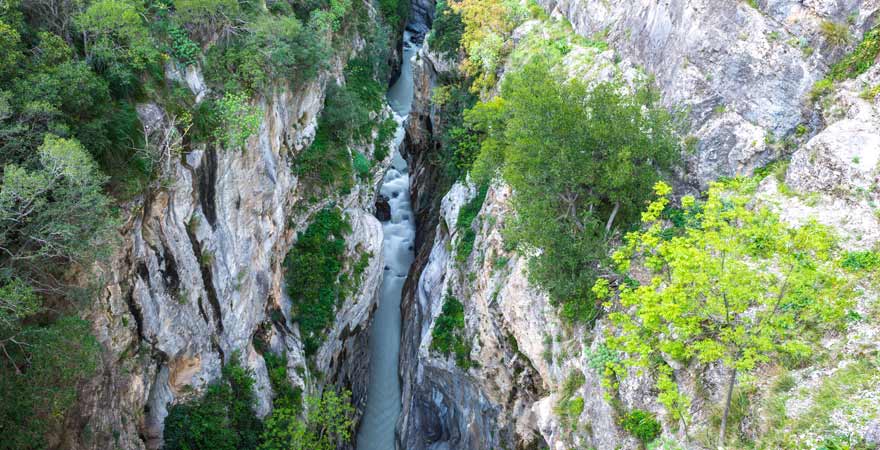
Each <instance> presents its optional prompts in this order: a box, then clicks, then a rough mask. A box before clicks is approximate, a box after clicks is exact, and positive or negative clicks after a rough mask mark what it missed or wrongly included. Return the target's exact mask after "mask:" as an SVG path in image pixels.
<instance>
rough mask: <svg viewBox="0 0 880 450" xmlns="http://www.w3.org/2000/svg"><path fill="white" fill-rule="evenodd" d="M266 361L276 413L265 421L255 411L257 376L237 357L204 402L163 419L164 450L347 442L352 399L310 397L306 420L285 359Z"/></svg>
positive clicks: (273, 448)
mask: <svg viewBox="0 0 880 450" xmlns="http://www.w3.org/2000/svg"><path fill="white" fill-rule="evenodd" d="M264 357H266V361H267V365H269V366H270V367H269V369H270V381H271V382H272V388H273V390H274V391H275V399H274V401H273V406H274V409H273V411H272V413H271V414H270V415H269V416H268V417H267V418H266V420H265V422H263V421H260V420H259V419H258V418H257V417H256V414H255V413H254V411H253V407H254V400H255V399H254V391H253V387H254V379H253V375H252V374H251V373H250V371H248V370H247V369H245V368H243V367H241V366H240V365H239V363H238V361H237V358H238V355H237V354H236V355H233V357H232V359H231V361H230V362H229V363H228V364H227V365H226V366H225V367H224V368H223V378H222V379H221V380H220V381H218V382H217V383H215V384H212V385H211V386H209V387H208V389H207V390H206V392H205V394H204V395H203V396H202V397H201V398H198V399H195V400H193V401H190V402H186V403H179V404H177V405H174V406H173V407H172V408H171V411H170V413H169V415H168V418H167V419H166V420H165V448H167V449H171V450H197V449H221V450H222V449H230V450H243V449H260V450H282V449H284V450H287V449H302V450H306V449H310V450H314V449H318V450H332V449H335V448H336V443H337V442H338V441H342V442H348V440H349V439H350V438H351V432H352V427H353V422H352V419H351V417H352V415H353V414H354V410H353V408H352V406H351V405H350V401H349V394H348V393H347V392H343V393H342V394H337V393H336V392H334V391H327V392H325V393H324V394H323V395H322V396H320V397H314V396H309V397H307V398H306V403H307V405H306V408H305V409H306V411H307V413H306V414H305V416H302V411H303V405H302V404H301V400H300V399H299V394H297V393H295V391H293V390H292V389H291V388H290V380H289V379H287V378H286V369H280V367H283V366H282V365H279V364H283V357H281V358H280V357H277V356H274V355H271V354H268V353H267V354H265V355H264ZM270 361H271V363H270ZM282 376H283V378H282Z"/></svg>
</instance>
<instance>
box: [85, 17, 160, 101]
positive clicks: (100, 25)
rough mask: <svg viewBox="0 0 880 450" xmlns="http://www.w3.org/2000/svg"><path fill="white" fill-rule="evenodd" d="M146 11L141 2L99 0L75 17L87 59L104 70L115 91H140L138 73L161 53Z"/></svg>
mask: <svg viewBox="0 0 880 450" xmlns="http://www.w3.org/2000/svg"><path fill="white" fill-rule="evenodd" d="M143 14H144V11H143V6H142V4H141V3H138V2H134V1H131V0H98V1H96V2H94V3H92V4H91V5H89V7H88V8H87V9H86V10H85V11H84V12H83V13H82V14H80V15H79V16H77V17H76V19H75V22H76V25H77V26H78V27H79V29H80V30H82V33H83V39H84V41H85V42H84V43H83V47H84V48H85V51H86V58H87V61H89V63H90V64H91V65H92V66H93V67H94V68H95V69H96V71H98V73H103V74H105V76H106V77H107V79H108V80H109V81H110V84H111V87H113V88H114V91H115V92H118V93H122V94H128V93H133V92H137V91H138V89H139V87H138V83H139V79H138V77H137V75H138V74H139V73H140V72H142V71H144V70H145V69H146V68H147V66H148V65H150V64H154V63H156V62H157V59H158V57H159V52H158V51H156V48H157V45H156V42H155V40H154V39H153V38H152V36H151V35H150V32H149V30H148V29H147V25H146V22H145V21H144V15H143Z"/></svg>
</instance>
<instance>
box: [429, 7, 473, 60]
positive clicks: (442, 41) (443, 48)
mask: <svg viewBox="0 0 880 450" xmlns="http://www.w3.org/2000/svg"><path fill="white" fill-rule="evenodd" d="M462 33H464V22H462V20H461V14H460V13H458V12H457V11H455V10H454V9H452V8H450V7H449V6H448V5H447V4H446V2H445V1H444V0H439V1H438V2H437V5H436V7H435V12H434V23H433V24H432V27H431V32H430V33H429V34H428V39H427V40H428V46H429V47H430V48H431V49H433V50H434V51H436V52H437V53H439V54H440V55H443V56H444V57H446V58H455V57H456V56H458V53H459V51H460V49H461V35H462Z"/></svg>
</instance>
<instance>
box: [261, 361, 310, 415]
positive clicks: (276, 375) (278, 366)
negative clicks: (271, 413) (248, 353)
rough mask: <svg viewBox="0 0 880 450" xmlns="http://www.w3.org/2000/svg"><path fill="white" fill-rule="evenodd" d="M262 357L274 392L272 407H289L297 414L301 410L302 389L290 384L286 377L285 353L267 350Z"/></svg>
mask: <svg viewBox="0 0 880 450" xmlns="http://www.w3.org/2000/svg"><path fill="white" fill-rule="evenodd" d="M263 359H264V360H265V361H266V370H267V371H268V372H269V383H270V384H271V385H272V391H273V392H274V393H275V397H274V398H273V399H272V407H273V408H275V409H278V408H285V409H289V410H291V411H294V412H295V413H296V414H299V412H300V411H301V410H302V390H301V389H300V388H298V387H297V388H294V387H293V386H292V385H291V384H290V378H288V377H287V355H281V356H278V355H276V354H274V353H268V352H267V353H264V354H263Z"/></svg>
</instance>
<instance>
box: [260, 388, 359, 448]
mask: <svg viewBox="0 0 880 450" xmlns="http://www.w3.org/2000/svg"><path fill="white" fill-rule="evenodd" d="M350 396H351V394H350V393H348V392H347V391H346V392H343V393H342V394H337V393H336V392H333V391H330V390H328V391H325V392H324V395H323V396H321V397H314V396H309V397H308V398H307V399H306V402H307V403H308V408H306V411H307V413H306V417H305V420H301V419H300V417H299V414H298V413H297V412H296V411H294V410H291V409H288V408H280V409H276V410H275V411H273V412H272V415H270V416H269V417H268V418H267V419H266V427H265V431H264V432H263V436H262V443H261V444H260V450H335V449H336V448H337V444H338V443H340V442H344V443H347V442H349V441H350V440H351V434H352V431H353V429H354V420H353V419H352V417H353V416H354V413H355V411H354V408H353V407H352V406H351V401H350Z"/></svg>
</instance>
